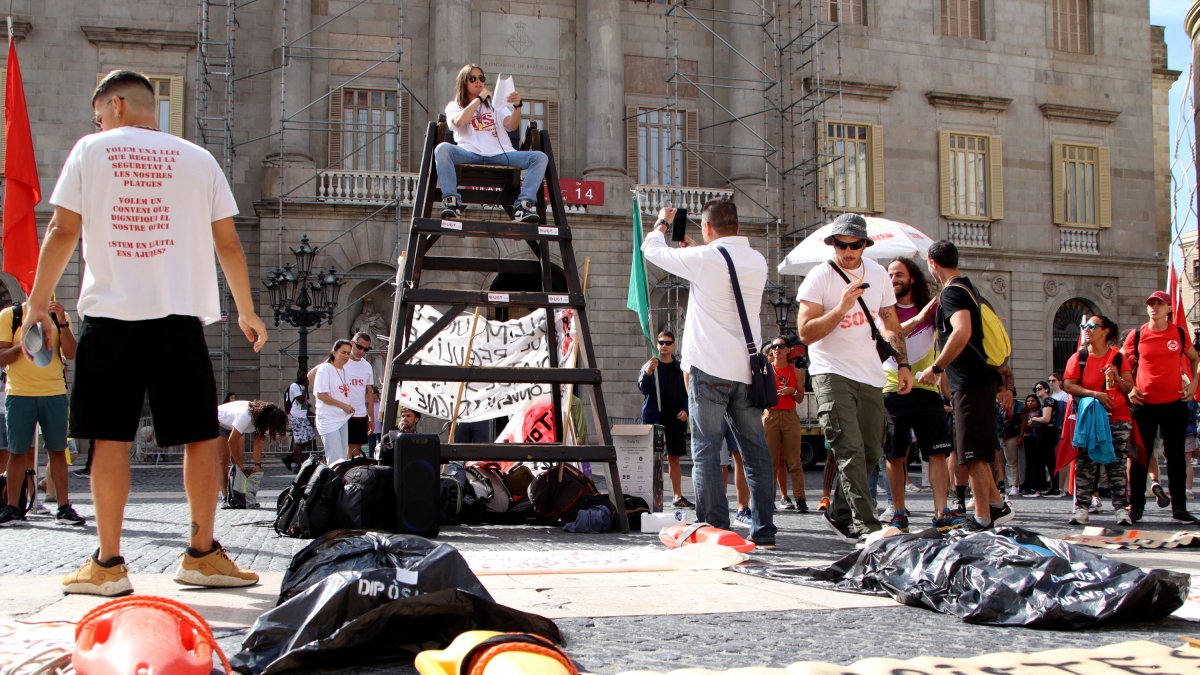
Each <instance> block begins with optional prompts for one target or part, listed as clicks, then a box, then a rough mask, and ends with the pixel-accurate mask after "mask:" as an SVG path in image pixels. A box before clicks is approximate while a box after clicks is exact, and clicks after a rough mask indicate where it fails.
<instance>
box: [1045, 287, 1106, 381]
mask: <svg viewBox="0 0 1200 675" xmlns="http://www.w3.org/2000/svg"><path fill="white" fill-rule="evenodd" d="M1098 313H1099V312H1098V311H1097V310H1096V308H1095V306H1094V305H1092V303H1091V302H1088V301H1087V300H1084V299H1083V298H1071V299H1070V300H1067V301H1066V302H1064V303H1063V305H1062V307H1059V308H1058V312H1056V313H1055V314H1054V338H1053V340H1054V341H1053V348H1054V364H1053V369H1054V370H1056V371H1058V372H1062V370H1063V368H1066V366H1067V359H1069V358H1071V355H1072V354H1074V353H1075V352H1077V351H1079V324H1081V323H1082V319H1084V318H1085V317H1087V316H1090V315H1092V314H1098Z"/></svg>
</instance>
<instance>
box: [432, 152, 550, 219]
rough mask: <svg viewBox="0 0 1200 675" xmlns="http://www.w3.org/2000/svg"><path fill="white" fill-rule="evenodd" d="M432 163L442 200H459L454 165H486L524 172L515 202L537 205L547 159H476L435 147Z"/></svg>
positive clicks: (533, 155)
mask: <svg viewBox="0 0 1200 675" xmlns="http://www.w3.org/2000/svg"><path fill="white" fill-rule="evenodd" d="M433 161H434V163H435V164H437V173H438V187H439V188H441V190H442V198H443V199H445V198H446V197H458V196H459V194H458V175H457V174H455V172H454V166H455V165H456V164H490V165H493V166H515V167H517V168H519V169H524V170H525V178H524V180H522V181H521V194H520V196H518V197H517V201H531V202H537V197H538V190H540V189H541V188H542V178H543V177H544V176H545V175H546V164H548V163H549V161H550V159H549V158H548V157H546V153H544V152H540V151H538V150H514V151H512V152H508V153H505V152H502V153H500V154H498V155H477V154H475V153H473V152H471V151H470V150H465V149H463V148H461V147H459V146H457V145H455V144H453V143H439V144H438V146H437V147H436V148H434V149H433ZM514 206H515V204H514Z"/></svg>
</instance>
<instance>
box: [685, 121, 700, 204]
mask: <svg viewBox="0 0 1200 675" xmlns="http://www.w3.org/2000/svg"><path fill="white" fill-rule="evenodd" d="M683 135H684V138H686V139H687V148H686V149H685V150H684V152H685V153H687V154H685V155H684V158H683V159H684V166H686V167H687V176H686V177H685V179H684V185H686V186H688V187H700V153H699V151H698V150H699V146H700V113H699V112H697V111H695V110H688V111H686V112H685V113H684V118H683Z"/></svg>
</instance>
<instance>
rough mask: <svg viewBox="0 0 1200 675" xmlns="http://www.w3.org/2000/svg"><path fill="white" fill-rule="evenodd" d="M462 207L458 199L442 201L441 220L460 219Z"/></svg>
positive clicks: (448, 198)
mask: <svg viewBox="0 0 1200 675" xmlns="http://www.w3.org/2000/svg"><path fill="white" fill-rule="evenodd" d="M462 212H463V205H462V200H461V199H459V198H458V197H453V196H451V197H446V198H445V199H443V200H442V218H445V219H447V220H458V219H460V218H462Z"/></svg>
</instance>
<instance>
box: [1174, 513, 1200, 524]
mask: <svg viewBox="0 0 1200 675" xmlns="http://www.w3.org/2000/svg"><path fill="white" fill-rule="evenodd" d="M1171 520H1173V521H1175V522H1177V523H1184V524H1186V525H1200V520H1197V519H1196V516H1193V515H1192V514H1190V513H1188V512H1187V511H1175V512H1174V513H1172V514H1171Z"/></svg>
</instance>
